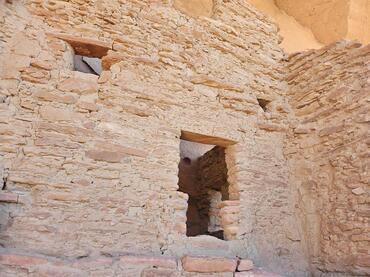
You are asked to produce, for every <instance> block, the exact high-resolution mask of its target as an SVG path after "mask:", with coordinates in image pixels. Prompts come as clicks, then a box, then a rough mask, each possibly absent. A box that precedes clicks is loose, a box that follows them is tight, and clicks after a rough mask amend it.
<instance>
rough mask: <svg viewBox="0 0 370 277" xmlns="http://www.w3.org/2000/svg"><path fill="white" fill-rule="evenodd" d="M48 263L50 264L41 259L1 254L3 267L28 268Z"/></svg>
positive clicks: (0, 260)
mask: <svg viewBox="0 0 370 277" xmlns="http://www.w3.org/2000/svg"><path fill="white" fill-rule="evenodd" d="M46 263H48V260H46V259H43V258H40V257H34V256H29V255H22V254H6V253H1V254H0V264H3V265H10V266H20V267H28V266H34V265H40V264H46Z"/></svg>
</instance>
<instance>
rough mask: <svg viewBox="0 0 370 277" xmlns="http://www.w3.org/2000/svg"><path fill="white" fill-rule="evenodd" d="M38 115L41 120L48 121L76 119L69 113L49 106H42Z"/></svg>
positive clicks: (73, 114)
mask: <svg viewBox="0 0 370 277" xmlns="http://www.w3.org/2000/svg"><path fill="white" fill-rule="evenodd" d="M40 115H41V117H42V118H44V119H47V120H50V121H71V120H73V119H75V118H76V117H77V115H76V114H75V113H73V112H71V111H68V110H65V109H61V108H54V107H51V106H42V107H41V108H40Z"/></svg>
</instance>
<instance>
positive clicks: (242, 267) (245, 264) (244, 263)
mask: <svg viewBox="0 0 370 277" xmlns="http://www.w3.org/2000/svg"><path fill="white" fill-rule="evenodd" d="M253 267H254V265H253V261H251V260H248V259H241V260H240V261H239V263H238V271H249V270H252V269H253Z"/></svg>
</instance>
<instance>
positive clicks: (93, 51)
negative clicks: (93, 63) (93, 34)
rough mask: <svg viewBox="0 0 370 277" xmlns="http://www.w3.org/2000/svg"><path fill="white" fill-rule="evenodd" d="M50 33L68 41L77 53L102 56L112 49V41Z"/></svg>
mask: <svg viewBox="0 0 370 277" xmlns="http://www.w3.org/2000/svg"><path fill="white" fill-rule="evenodd" d="M48 35H49V36H52V37H55V38H59V39H62V40H64V41H66V42H68V43H69V44H70V45H71V46H72V47H73V49H74V51H75V53H76V54H77V55H82V56H88V57H98V58H101V57H103V56H105V55H107V53H108V50H110V49H112V43H111V42H105V41H101V40H97V39H92V38H83V37H78V36H75V35H69V34H62V33H52V32H49V33H48Z"/></svg>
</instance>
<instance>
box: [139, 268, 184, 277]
mask: <svg viewBox="0 0 370 277" xmlns="http://www.w3.org/2000/svg"><path fill="white" fill-rule="evenodd" d="M141 277H180V273H179V272H178V271H175V270H166V269H144V270H143V271H142V272H141Z"/></svg>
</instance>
